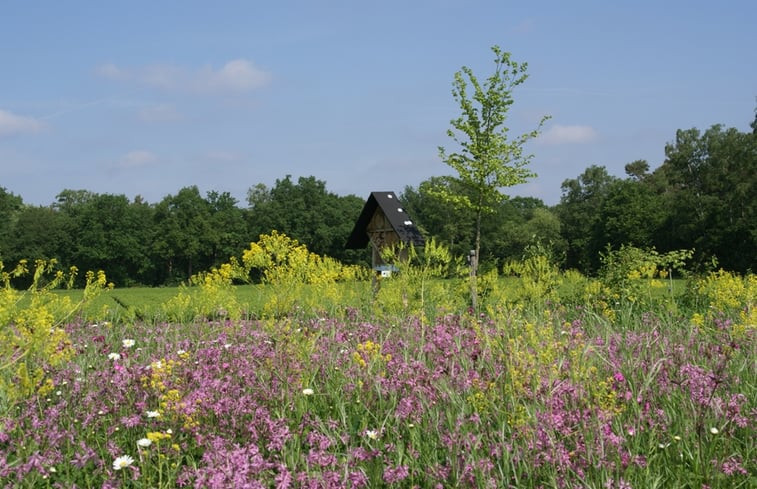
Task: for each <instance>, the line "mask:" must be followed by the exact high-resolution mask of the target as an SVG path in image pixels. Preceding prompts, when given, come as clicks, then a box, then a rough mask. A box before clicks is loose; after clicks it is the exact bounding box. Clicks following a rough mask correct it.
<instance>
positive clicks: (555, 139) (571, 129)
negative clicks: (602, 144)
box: [538, 124, 598, 145]
mask: <svg viewBox="0 0 757 489" xmlns="http://www.w3.org/2000/svg"><path fill="white" fill-rule="evenodd" d="M597 136H598V135H597V131H595V130H594V128H593V127H591V126H562V125H560V124H555V125H553V126H552V127H550V128H549V129H547V130H546V131H544V132H543V133H542V134H541V135H540V136H539V139H538V141H539V142H541V143H542V144H550V145H551V144H584V143H590V142H592V141H595V140H596V139H597Z"/></svg>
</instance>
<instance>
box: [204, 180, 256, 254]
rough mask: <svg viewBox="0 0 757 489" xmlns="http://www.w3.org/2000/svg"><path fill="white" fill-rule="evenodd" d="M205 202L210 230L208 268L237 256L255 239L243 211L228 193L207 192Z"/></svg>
mask: <svg viewBox="0 0 757 489" xmlns="http://www.w3.org/2000/svg"><path fill="white" fill-rule="evenodd" d="M206 200H207V201H208V205H209V206H210V228H211V230H212V231H211V233H210V236H208V238H209V244H210V246H211V249H210V253H209V258H210V266H217V265H220V264H221V263H224V262H227V261H228V260H229V258H230V257H232V256H237V255H239V253H240V252H241V251H242V250H243V249H245V248H246V247H247V246H248V245H249V244H250V242H251V241H255V240H256V239H257V237H253V236H251V235H250V233H249V231H248V228H247V222H246V221H245V216H244V211H243V210H242V209H240V208H239V207H238V206H237V204H238V202H239V201H238V200H237V199H235V198H234V197H232V196H231V194H230V193H229V192H222V193H219V192H216V191H211V192H208V193H207V198H206Z"/></svg>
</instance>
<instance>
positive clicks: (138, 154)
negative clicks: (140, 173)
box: [116, 150, 158, 168]
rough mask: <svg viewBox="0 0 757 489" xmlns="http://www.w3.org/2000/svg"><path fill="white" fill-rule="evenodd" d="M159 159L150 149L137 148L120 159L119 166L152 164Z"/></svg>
mask: <svg viewBox="0 0 757 489" xmlns="http://www.w3.org/2000/svg"><path fill="white" fill-rule="evenodd" d="M156 161H158V157H157V156H155V154H154V153H152V152H150V151H144V150H135V151H129V152H128V153H126V154H125V155H124V156H122V157H121V159H120V160H119V161H118V163H117V164H116V166H117V167H118V168H138V167H142V166H146V165H151V164H153V163H155V162H156Z"/></svg>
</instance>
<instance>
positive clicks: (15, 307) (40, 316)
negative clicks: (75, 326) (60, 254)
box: [0, 260, 112, 412]
mask: <svg viewBox="0 0 757 489" xmlns="http://www.w3.org/2000/svg"><path fill="white" fill-rule="evenodd" d="M56 265H57V263H56V261H55V260H37V261H36V262H35V263H34V267H33V271H32V272H31V284H30V285H29V286H28V288H27V289H25V290H23V291H20V290H16V289H15V288H14V287H13V285H12V281H13V280H14V279H19V278H23V277H27V276H28V275H29V274H30V269H29V266H28V261H27V260H21V261H20V262H19V263H18V264H17V265H16V266H15V267H14V268H13V269H9V270H5V269H4V267H3V263H2V262H0V285H1V287H2V288H1V289H0V412H1V411H2V410H3V409H6V408H7V407H8V406H9V405H10V404H11V403H13V402H14V401H16V400H18V399H23V398H26V397H28V396H30V395H32V394H34V393H35V392H39V393H40V394H42V395H45V394H47V393H48V392H50V391H52V389H53V388H54V387H55V386H54V385H53V383H52V381H51V380H50V379H49V378H47V377H46V373H45V370H44V368H43V367H44V366H49V367H55V366H57V365H59V364H61V363H63V362H64V361H66V360H68V359H69V358H71V356H72V355H73V351H72V349H71V341H70V340H69V338H68V335H67V333H66V331H65V329H64V328H63V327H64V326H65V323H66V321H68V320H69V319H70V318H71V317H73V316H74V315H75V314H76V313H78V312H80V311H81V310H82V308H83V306H84V305H85V304H87V303H88V302H90V301H91V300H92V299H94V298H95V297H96V296H97V295H98V294H99V293H100V292H101V291H102V290H104V289H106V288H109V287H112V284H108V283H107V279H106V277H105V273H104V272H102V271H100V272H97V273H94V272H87V274H86V285H85V288H84V291H83V294H82V295H83V296H82V299H81V300H80V301H78V302H74V301H73V300H72V299H71V297H69V296H64V295H58V294H55V293H54V292H53V291H54V290H55V289H56V288H59V287H66V288H71V287H72V286H73V284H74V280H75V278H76V275H77V272H78V271H77V269H76V268H75V267H72V268H71V269H69V270H68V273H65V272H63V271H62V270H58V269H57V268H56Z"/></svg>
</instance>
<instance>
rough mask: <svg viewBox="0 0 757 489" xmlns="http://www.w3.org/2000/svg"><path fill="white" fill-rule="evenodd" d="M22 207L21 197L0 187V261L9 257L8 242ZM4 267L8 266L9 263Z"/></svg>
mask: <svg viewBox="0 0 757 489" xmlns="http://www.w3.org/2000/svg"><path fill="white" fill-rule="evenodd" d="M23 205H24V201H23V199H21V197H19V196H18V195H14V194H13V193H12V192H8V191H7V190H6V189H5V188H4V187H0V261H7V258H8V257H9V251H10V249H9V245H10V243H9V240H10V237H11V233H12V231H13V228H14V226H15V222H16V219H18V213H19V212H20V211H21V209H22V208H23ZM6 265H7V266H10V265H11V263H6Z"/></svg>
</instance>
